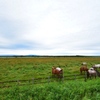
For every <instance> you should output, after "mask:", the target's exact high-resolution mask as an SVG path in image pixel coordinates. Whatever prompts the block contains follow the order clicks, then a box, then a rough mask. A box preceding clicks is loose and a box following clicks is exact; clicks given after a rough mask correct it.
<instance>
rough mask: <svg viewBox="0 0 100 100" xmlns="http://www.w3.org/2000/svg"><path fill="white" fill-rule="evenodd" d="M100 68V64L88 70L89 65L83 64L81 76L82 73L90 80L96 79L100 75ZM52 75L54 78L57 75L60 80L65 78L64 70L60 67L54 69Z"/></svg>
mask: <svg viewBox="0 0 100 100" xmlns="http://www.w3.org/2000/svg"><path fill="white" fill-rule="evenodd" d="M98 68H100V64H95V65H93V66H92V67H91V68H88V67H87V63H86V62H83V63H82V66H81V67H80V74H82V72H84V74H85V73H86V75H87V78H89V77H90V78H91V77H95V78H96V76H97V74H98V73H99V72H98V71H97V69H98ZM97 72H98V73H97ZM99 74H100V73H99ZM52 75H53V76H54V75H56V76H57V77H58V78H62V77H63V69H61V68H59V67H52Z"/></svg>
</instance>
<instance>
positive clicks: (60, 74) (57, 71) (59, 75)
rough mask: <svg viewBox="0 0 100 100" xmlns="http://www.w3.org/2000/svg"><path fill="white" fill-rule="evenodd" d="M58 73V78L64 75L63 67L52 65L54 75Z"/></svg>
mask: <svg viewBox="0 0 100 100" xmlns="http://www.w3.org/2000/svg"><path fill="white" fill-rule="evenodd" d="M53 75H56V76H57V77H58V78H62V77H63V69H61V68H59V67H52V76H53Z"/></svg>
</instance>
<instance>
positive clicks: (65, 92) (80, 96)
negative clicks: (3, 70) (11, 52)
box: [0, 79, 100, 100]
mask: <svg viewBox="0 0 100 100" xmlns="http://www.w3.org/2000/svg"><path fill="white" fill-rule="evenodd" d="M99 83H100V80H95V79H93V80H89V81H87V82H84V81H82V82H80V81H78V80H76V81H69V82H65V83H62V82H55V83H49V84H42V85H35V86H34V85H31V86H22V87H19V86H15V87H12V88H8V89H2V90H0V100H100V85H99Z"/></svg>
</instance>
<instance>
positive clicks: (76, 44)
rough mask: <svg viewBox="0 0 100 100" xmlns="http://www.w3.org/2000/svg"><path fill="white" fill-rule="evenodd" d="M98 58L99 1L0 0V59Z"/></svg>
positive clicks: (99, 44) (99, 52) (99, 37)
mask: <svg viewBox="0 0 100 100" xmlns="http://www.w3.org/2000/svg"><path fill="white" fill-rule="evenodd" d="M6 54H14V55H28V54H35V55H100V0H0V55H6Z"/></svg>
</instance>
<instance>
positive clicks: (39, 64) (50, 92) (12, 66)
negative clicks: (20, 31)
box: [0, 57, 100, 100]
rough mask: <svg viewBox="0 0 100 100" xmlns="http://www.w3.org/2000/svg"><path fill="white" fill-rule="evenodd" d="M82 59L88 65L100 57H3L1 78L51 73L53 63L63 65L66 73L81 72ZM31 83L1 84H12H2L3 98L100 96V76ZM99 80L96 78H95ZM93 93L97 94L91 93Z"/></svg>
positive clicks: (91, 99)
mask: <svg viewBox="0 0 100 100" xmlns="http://www.w3.org/2000/svg"><path fill="white" fill-rule="evenodd" d="M82 62H87V65H88V68H90V67H92V65H94V64H98V63H100V57H34V58H33V57H30V58H21V57H20V58H0V82H6V81H13V80H29V79H33V78H34V79H39V78H48V77H51V69H52V66H56V67H61V68H63V70H64V76H68V75H74V74H80V71H79V69H80V66H81V63H82ZM53 80H55V81H54V82H51V83H45V84H44V83H43V84H42V83H40V84H33V85H32V84H31V85H29V83H24V84H25V85H23V86H18V84H16V83H6V84H0V86H1V87H2V86H3V85H5V86H7V85H8V86H9V85H11V86H12V87H9V88H0V100H99V99H100V85H99V83H100V79H99V77H98V78H97V79H92V80H90V79H88V81H87V82H85V81H84V78H83V79H80V80H70V81H68V80H66V81H64V82H62V81H61V82H60V81H57V80H56V78H54V79H53ZM94 80H95V81H94ZM91 96H93V97H91Z"/></svg>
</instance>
